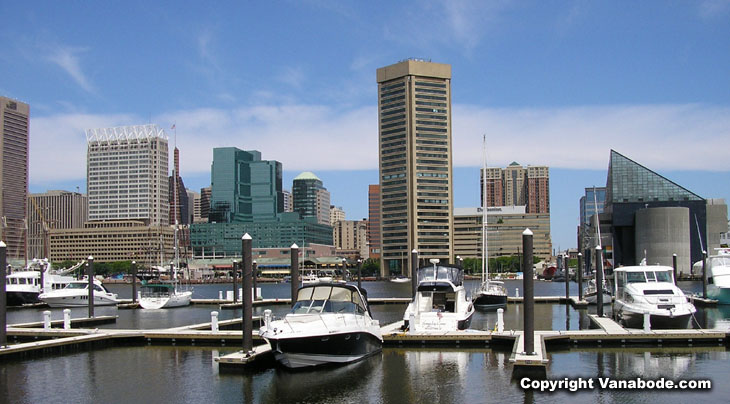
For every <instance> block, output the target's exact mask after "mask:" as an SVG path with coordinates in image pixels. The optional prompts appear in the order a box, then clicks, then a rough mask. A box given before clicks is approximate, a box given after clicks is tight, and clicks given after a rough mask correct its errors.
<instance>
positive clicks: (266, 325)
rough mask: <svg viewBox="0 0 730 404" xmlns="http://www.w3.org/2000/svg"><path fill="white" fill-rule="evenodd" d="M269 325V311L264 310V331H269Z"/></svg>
mask: <svg viewBox="0 0 730 404" xmlns="http://www.w3.org/2000/svg"><path fill="white" fill-rule="evenodd" d="M270 323H271V309H266V310H264V326H265V327H266V329H267V330H268V329H269V324H270Z"/></svg>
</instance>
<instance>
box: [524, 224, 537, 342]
mask: <svg viewBox="0 0 730 404" xmlns="http://www.w3.org/2000/svg"><path fill="white" fill-rule="evenodd" d="M522 250H523V252H524V259H523V260H522V288H523V289H524V297H523V302H524V312H523V313H524V316H523V322H524V324H525V339H524V341H525V343H524V349H525V354H528V355H530V354H534V352H533V349H535V281H534V279H532V278H533V269H532V231H530V229H525V231H524V232H522Z"/></svg>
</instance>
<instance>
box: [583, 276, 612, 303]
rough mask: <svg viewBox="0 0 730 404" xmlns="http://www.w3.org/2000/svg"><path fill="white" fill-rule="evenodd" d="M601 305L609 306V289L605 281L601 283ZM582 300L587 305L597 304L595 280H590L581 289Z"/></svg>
mask: <svg viewBox="0 0 730 404" xmlns="http://www.w3.org/2000/svg"><path fill="white" fill-rule="evenodd" d="M602 289H603V304H611V288H610V287H609V286H608V283H606V281H605V280H604V281H603V288H602ZM583 298H584V299H585V301H586V302H588V304H596V303H597V302H598V293H597V290H596V280H595V279H591V280H589V281H588V285H586V288H585V289H583Z"/></svg>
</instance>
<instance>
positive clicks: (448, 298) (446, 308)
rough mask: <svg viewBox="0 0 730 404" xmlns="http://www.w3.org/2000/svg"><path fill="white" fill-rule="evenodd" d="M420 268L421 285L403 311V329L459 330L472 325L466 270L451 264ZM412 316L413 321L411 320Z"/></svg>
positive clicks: (435, 260)
mask: <svg viewBox="0 0 730 404" xmlns="http://www.w3.org/2000/svg"><path fill="white" fill-rule="evenodd" d="M430 262H431V263H432V264H433V266H426V267H422V268H419V269H418V272H417V276H418V278H417V280H418V288H417V289H416V296H415V297H414V299H413V301H412V302H411V303H409V304H408V308H406V311H405V313H404V314H403V322H404V328H408V329H409V330H410V331H412V332H416V331H417V332H429V331H438V332H441V331H457V330H465V329H467V328H469V325H470V324H471V318H472V316H473V315H474V305H473V304H472V302H470V301H469V299H467V297H466V291H465V290H464V271H463V270H462V269H461V268H458V267H455V266H450V265H439V260H438V259H436V258H434V259H431V260H430ZM411 317H412V318H413V321H414V323H411Z"/></svg>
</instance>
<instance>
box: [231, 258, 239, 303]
mask: <svg viewBox="0 0 730 404" xmlns="http://www.w3.org/2000/svg"><path fill="white" fill-rule="evenodd" d="M231 266H232V267H233V303H237V302H238V296H237V295H238V262H236V260H233V263H232V264H231Z"/></svg>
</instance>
